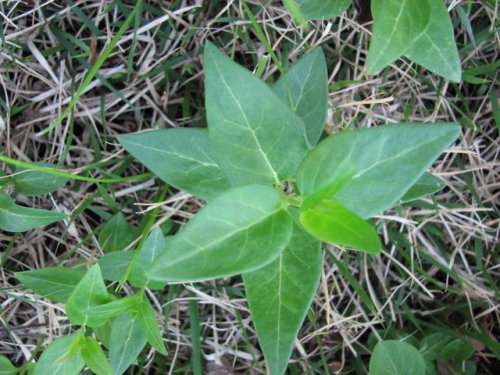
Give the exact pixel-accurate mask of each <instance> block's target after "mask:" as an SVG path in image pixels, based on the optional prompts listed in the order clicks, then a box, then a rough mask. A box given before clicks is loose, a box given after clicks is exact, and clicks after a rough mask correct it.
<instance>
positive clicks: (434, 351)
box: [419, 332, 453, 361]
mask: <svg viewBox="0 0 500 375" xmlns="http://www.w3.org/2000/svg"><path fill="white" fill-rule="evenodd" d="M452 340H453V337H450V335H448V334H446V333H443V332H434V333H431V334H429V335H426V336H425V337H424V338H423V339H422V341H420V345H419V350H420V353H421V354H422V356H423V357H424V359H425V360H426V361H434V360H435V359H437V358H438V357H439V354H440V353H441V350H442V349H443V347H444V346H446V344H448V343H449V342H450V341H452Z"/></svg>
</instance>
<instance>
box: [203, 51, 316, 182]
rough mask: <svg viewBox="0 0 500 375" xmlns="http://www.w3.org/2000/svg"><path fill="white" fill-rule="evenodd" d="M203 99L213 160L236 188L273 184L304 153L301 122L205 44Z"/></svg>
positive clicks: (289, 174) (254, 80)
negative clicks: (254, 184) (204, 98)
mask: <svg viewBox="0 0 500 375" xmlns="http://www.w3.org/2000/svg"><path fill="white" fill-rule="evenodd" d="M204 57H205V97H206V108H207V117H208V125H209V126H208V129H209V137H210V144H211V148H212V153H213V156H214V158H215V159H216V160H217V162H218V164H219V165H220V167H221V169H222V171H223V172H224V173H225V174H226V175H227V177H228V178H229V181H230V182H231V183H232V184H236V185H245V184H251V183H264V184H279V183H280V182H281V181H284V180H286V179H288V178H291V177H292V176H293V175H294V174H295V171H296V169H297V167H298V165H299V163H300V161H301V160H302V158H303V157H304V155H305V154H306V153H307V150H308V145H307V143H308V142H307V137H306V131H305V126H304V123H303V122H302V120H301V119H300V118H299V117H298V116H297V115H296V114H295V113H293V112H292V110H291V109H289V108H288V106H287V105H286V104H285V103H284V102H283V101H282V100H281V99H280V98H279V97H278V96H277V95H276V94H275V93H273V91H272V89H271V88H270V87H269V86H267V85H266V84H265V83H264V82H263V81H261V80H260V79H258V78H257V77H256V76H254V75H253V74H252V73H250V72H249V71H248V70H246V69H245V68H243V67H242V66H240V65H238V64H236V63H235V62H234V61H232V60H231V59H229V58H228V57H227V56H225V55H224V54H223V53H222V52H220V51H219V50H218V49H217V48H216V47H215V46H213V45H212V44H210V43H207V44H206V45H205V53H204Z"/></svg>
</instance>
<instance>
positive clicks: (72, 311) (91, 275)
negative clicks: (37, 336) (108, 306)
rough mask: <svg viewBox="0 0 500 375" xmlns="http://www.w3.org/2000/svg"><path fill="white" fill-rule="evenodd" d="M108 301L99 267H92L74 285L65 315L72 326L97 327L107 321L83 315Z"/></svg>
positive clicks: (98, 317) (108, 297)
mask: <svg viewBox="0 0 500 375" xmlns="http://www.w3.org/2000/svg"><path fill="white" fill-rule="evenodd" d="M109 301H110V296H109V294H108V291H107V290H106V285H104V280H103V279H102V275H101V269H100V268H99V265H98V264H96V265H94V266H93V267H92V268H91V269H90V270H88V271H87V274H86V275H85V276H84V277H83V279H82V280H81V281H80V282H79V283H78V284H77V285H76V287H75V289H74V290H73V293H71V295H70V296H69V298H68V302H67V303H66V315H67V316H68V319H69V321H70V322H71V323H73V324H78V325H88V326H89V327H98V326H100V325H103V324H105V323H106V321H107V319H106V318H102V317H100V316H90V315H88V314H87V313H85V311H86V310H88V309H89V308H91V307H93V306H98V305H103V304H105V303H107V302H109Z"/></svg>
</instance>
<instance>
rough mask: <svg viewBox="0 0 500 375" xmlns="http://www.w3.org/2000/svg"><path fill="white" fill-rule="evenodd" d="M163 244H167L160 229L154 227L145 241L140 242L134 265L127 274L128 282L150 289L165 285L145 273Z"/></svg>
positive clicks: (162, 247) (163, 246)
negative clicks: (140, 245) (128, 274)
mask: <svg viewBox="0 0 500 375" xmlns="http://www.w3.org/2000/svg"><path fill="white" fill-rule="evenodd" d="M169 238H170V237H169ZM165 246H167V241H166V239H165V237H164V236H163V233H162V231H161V229H160V228H156V229H155V230H153V231H152V232H151V233H150V234H149V236H148V238H146V241H144V243H143V244H142V247H141V249H140V250H139V254H138V255H137V259H136V261H135V263H134V267H133V268H132V272H131V273H130V276H129V280H130V283H131V284H132V285H133V286H135V287H137V288H143V287H146V286H147V287H148V288H151V289H161V288H163V287H164V286H165V283H164V282H158V281H154V280H150V279H149V276H148V275H147V270H148V269H149V268H151V266H152V265H153V262H154V261H155V259H156V257H157V256H158V254H159V253H160V251H161V250H162V249H164V248H165Z"/></svg>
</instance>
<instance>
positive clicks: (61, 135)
mask: <svg viewBox="0 0 500 375" xmlns="http://www.w3.org/2000/svg"><path fill="white" fill-rule="evenodd" d="M71 3H72V2H60V1H32V0H30V1H3V2H1V3H0V18H1V21H0V22H1V23H0V24H1V33H2V35H0V45H1V46H2V48H1V50H0V83H1V90H0V98H1V99H2V100H3V101H4V103H5V105H4V106H2V107H1V110H0V111H1V112H0V114H1V116H0V140H1V146H2V147H3V153H5V154H6V155H8V156H10V157H11V158H14V159H17V160H22V161H44V162H53V163H60V164H61V165H64V166H65V167H67V168H70V169H74V170H78V169H79V168H83V167H85V166H87V165H89V164H92V163H96V162H103V161H104V163H103V164H102V165H101V166H99V167H96V168H91V169H90V173H91V174H92V175H93V176H94V177H107V176H109V175H110V174H113V173H116V174H126V175H137V174H140V173H143V172H145V170H144V169H143V167H142V166H141V165H139V164H138V163H135V162H132V160H131V159H130V158H128V157H127V156H126V154H125V153H124V152H123V151H122V150H121V149H120V147H119V146H118V145H117V142H116V140H115V137H116V136H117V135H119V134H124V133H129V132H133V131H136V130H140V129H147V128H153V127H160V128H163V127H178V126H203V125H204V124H205V115H204V107H203V103H204V98H203V64H202V60H201V50H202V46H203V44H204V42H205V41H206V40H210V41H214V42H216V43H217V45H218V46H220V47H221V48H223V49H225V50H226V51H227V52H228V53H230V54H232V55H234V57H235V59H236V60H237V61H239V62H240V63H242V64H244V65H245V66H247V67H248V68H249V69H253V68H255V67H256V65H257V62H258V61H259V59H260V58H261V57H262V56H263V55H265V54H266V51H265V49H264V47H263V46H262V45H261V43H260V42H259V41H258V39H257V38H256V37H255V34H254V33H253V31H252V27H251V24H250V23H249V22H248V21H247V20H246V17H245V15H244V13H243V11H242V9H241V8H240V5H239V2H238V1H227V2H202V1H164V2H148V3H147V4H148V6H147V7H144V8H143V10H142V13H141V15H140V17H138V18H137V19H136V20H135V21H133V23H132V27H131V29H129V30H128V31H127V32H125V34H124V35H123V36H122V37H121V39H120V40H119V42H118V44H117V46H116V47H115V48H114V50H113V52H112V53H111V55H110V56H109V57H108V59H107V60H106V62H105V64H104V66H103V67H102V69H100V71H99V76H98V77H96V78H94V79H93V81H92V82H91V83H90V85H89V86H88V87H87V88H86V90H85V93H84V95H83V96H82V97H81V99H80V100H79V101H78V102H77V105H76V106H75V110H74V113H73V119H74V121H70V120H69V119H67V120H64V121H63V122H62V124H61V125H60V126H57V127H56V128H55V129H54V130H53V131H51V132H50V133H49V134H48V135H46V136H42V137H39V136H37V135H36V133H37V132H39V131H41V130H43V129H44V128H45V127H47V126H48V125H49V124H50V122H51V121H53V120H54V119H55V118H56V117H57V116H58V115H60V114H61V113H62V111H63V110H64V108H65V106H66V104H67V103H68V102H69V101H70V99H71V95H72V93H73V92H74V91H75V90H76V88H78V87H79V85H80V83H81V82H82V79H83V77H84V76H85V74H86V72H87V69H88V66H89V65H88V63H89V62H93V61H95V59H96V58H97V56H98V55H99V53H100V52H101V51H102V49H103V48H104V46H105V45H106V44H107V43H108V42H109V41H110V39H111V38H112V37H113V35H114V33H115V32H116V31H117V29H118V27H119V22H122V21H123V19H124V16H123V14H122V13H121V10H120V9H123V7H126V8H127V9H130V6H125V5H123V4H122V3H121V2H119V1H118V2H115V3H116V4H120V7H121V8H117V7H116V6H113V5H112V3H111V2H109V1H94V0H89V1H76V0H75V1H74V5H71ZM250 3H251V4H258V3H259V2H257V1H252V2H250ZM448 3H449V5H450V7H452V8H453V11H452V15H453V17H454V18H455V19H456V20H457V22H456V29H455V33H456V39H457V41H458V43H459V44H460V45H461V46H462V47H463V50H462V51H461V52H462V56H463V68H470V67H477V66H483V65H486V64H491V63H495V62H497V61H498V60H499V53H500V49H499V48H498V45H499V42H500V37H499V35H498V32H496V33H495V30H498V25H499V19H498V7H499V4H498V2H496V5H495V6H494V7H492V6H488V5H486V4H487V2H486V1H485V2H479V1H474V2H473V5H472V12H471V14H470V16H469V18H468V19H469V20H470V24H471V26H472V30H473V31H474V33H475V35H476V36H475V37H476V38H478V40H475V41H474V42H473V41H472V40H471V35H469V34H468V31H467V28H466V25H464V24H463V23H462V22H460V19H459V18H458V13H457V7H459V6H460V7H463V8H464V9H466V8H467V4H468V2H467V1H465V0H458V1H449V2H448ZM215 4H217V5H215ZM254 9H257V8H254ZM83 16H85V18H83ZM256 17H257V19H258V20H259V22H260V24H261V25H262V26H263V27H264V30H265V32H266V35H267V37H268V39H269V40H270V41H271V44H272V45H273V47H274V49H275V51H276V53H277V54H278V56H280V58H283V59H286V58H288V59H289V60H290V61H293V60H295V59H297V58H298V57H299V56H301V55H302V54H303V53H304V52H305V51H306V50H308V49H309V48H312V47H314V46H319V45H321V46H322V48H323V49H324V50H325V53H326V55H327V57H328V69H329V73H330V76H329V81H330V86H331V90H330V98H329V99H330V111H329V116H328V123H327V128H326V129H327V131H328V132H329V133H334V132H336V131H338V130H339V129H341V128H344V127H346V126H356V127H367V126H371V125H373V124H379V123H391V122H400V121H415V122H434V121H458V122H460V123H461V124H463V125H464V127H463V132H462V135H461V138H460V141H459V142H458V143H457V144H456V145H454V146H453V147H452V148H451V149H449V150H448V152H446V154H445V155H444V156H443V157H442V158H441V159H440V160H439V162H438V163H436V164H435V165H434V167H433V168H432V171H433V172H434V173H435V174H436V175H438V176H440V177H441V178H442V179H444V180H445V181H446V183H447V188H445V189H444V190H443V191H442V192H440V193H438V194H437V195H436V196H435V199H434V198H427V199H425V200H424V201H423V202H422V201H421V202H420V203H418V204H409V205H405V206H403V207H398V208H396V209H394V210H392V211H388V212H386V213H385V214H384V215H383V216H379V217H378V218H377V224H378V226H379V228H380V230H381V233H383V238H384V242H385V244H386V245H387V246H386V249H387V252H385V253H384V254H383V255H382V256H379V257H368V256H364V255H361V254H358V253H353V252H349V253H346V252H345V251H344V250H343V249H341V248H338V247H333V246H332V247H327V248H326V249H325V255H324V260H325V266H324V270H323V274H322V278H321V285H320V288H319V290H318V293H317V295H316V297H315V299H314V303H313V306H312V312H311V314H310V316H309V319H307V320H306V322H305V324H304V326H303V329H302V331H301V334H300V336H299V339H298V340H297V341H296V345H295V348H296V350H295V351H294V355H293V362H294V363H296V369H297V371H298V372H296V373H326V371H327V370H326V369H325V367H324V366H327V367H328V369H329V370H328V371H329V372H331V373H333V372H336V371H339V370H341V369H343V371H347V370H352V369H355V368H361V369H362V368H363V366H366V364H367V357H366V354H368V353H369V351H368V349H367V348H368V346H369V343H368V341H369V340H368V338H369V336H370V335H375V336H383V335H384V332H386V331H387V329H388V328H390V327H392V328H395V329H398V330H400V331H402V332H406V333H407V334H408V335H412V334H417V332H416V330H415V328H410V327H414V322H413V321H412V319H413V320H416V321H418V322H420V323H421V324H422V326H421V328H422V329H423V330H424V329H427V328H431V327H425V325H424V323H428V324H434V325H437V324H443V322H444V325H445V326H447V327H448V328H449V329H452V330H463V331H467V332H476V333H477V332H478V329H480V330H481V331H482V332H483V333H484V334H485V335H487V336H489V337H490V338H491V339H492V340H495V341H496V340H497V339H498V334H499V331H498V327H499V323H500V316H499V309H498V307H499V302H500V301H499V299H498V289H497V286H495V283H497V282H498V279H499V278H498V276H499V273H500V270H499V269H498V252H497V248H496V245H497V238H498V235H499V233H498V232H499V220H498V216H497V212H498V208H499V207H498V204H499V191H500V189H499V187H500V183H499V179H498V177H499V173H500V163H499V162H498V153H499V147H498V146H499V141H498V129H497V128H496V126H495V120H494V117H493V112H492V103H491V96H490V95H489V93H490V90H496V92H497V97H500V87H499V86H498V72H496V73H493V79H492V80H490V82H486V83H484V84H479V85H478V84H469V83H461V84H458V85H454V84H450V83H447V82H444V81H443V80H442V79H440V78H439V77H437V76H434V75H432V74H430V73H428V72H426V71H424V70H422V69H420V68H418V67H416V66H415V65H414V64H409V63H408V62H407V61H403V62H402V61H399V62H398V63H397V64H394V66H393V67H392V69H389V70H388V71H387V73H386V74H385V75H377V76H368V75H367V74H366V72H365V69H364V62H365V59H366V53H367V46H368V41H369V34H370V28H369V26H366V25H365V26H361V25H359V24H358V23H357V22H356V17H355V12H354V10H350V11H349V12H348V13H347V14H344V15H343V16H342V17H340V18H339V19H338V20H335V21H333V22H327V21H325V22H317V23H314V24H313V26H312V27H311V28H310V29H309V30H308V31H306V30H304V29H300V28H297V27H295V26H294V24H293V22H292V20H291V18H290V17H289V15H288V14H287V12H286V11H285V10H284V8H283V7H282V6H281V3H280V2H278V1H272V2H270V3H269V4H268V5H267V6H265V7H259V12H258V13H257V14H256ZM481 30H482V31H483V34H480V33H479V31H481ZM487 30H490V33H489V34H488V32H487ZM480 35H482V36H484V37H482V38H479V36H480ZM63 43H66V45H65V44H63ZM276 74H277V72H276V68H275V66H274V65H273V64H272V63H270V62H268V64H267V66H266V70H265V72H264V77H265V78H267V79H273V77H276ZM5 168H6V171H7V172H10V171H11V170H10V169H9V167H7V166H6V167H5ZM0 181H1V180H0ZM160 185H161V182H160V181H158V180H155V179H149V180H147V181H132V182H126V183H117V184H113V185H103V188H104V190H106V191H107V192H108V193H109V197H111V198H107V197H106V196H103V194H102V192H100V191H99V190H97V188H96V185H95V184H94V183H86V182H83V183H80V182H76V181H73V182H71V183H69V184H68V185H66V187H65V188H63V189H60V190H59V191H57V192H56V193H54V194H51V195H48V196H44V197H43V198H36V199H33V198H26V197H23V196H20V195H17V197H16V198H17V201H18V202H20V203H23V204H25V205H28V206H33V207H41V208H50V209H55V210H58V211H64V212H68V213H75V212H79V211H80V209H83V208H86V209H84V210H83V211H81V212H80V213H79V214H78V215H77V216H76V217H75V218H74V221H73V222H71V223H68V222H66V223H59V224H56V225H51V226H49V227H45V228H40V229H36V230H33V231H30V232H27V233H24V234H21V235H12V234H9V233H6V232H5V233H1V232H0V250H1V266H2V267H1V268H0V272H1V274H0V275H1V281H2V291H1V292H0V301H1V310H0V311H1V321H0V324H1V328H0V354H4V355H7V356H8V357H9V358H10V359H12V360H13V361H14V362H15V363H17V364H22V363H25V362H26V361H28V360H30V359H32V358H33V357H34V356H35V357H36V356H37V355H38V354H39V353H40V350H41V348H42V347H43V346H45V345H46V343H48V342H50V341H51V340H52V339H53V338H55V337H57V336H60V335H63V334H67V333H68V332H69V331H70V330H71V327H70V325H69V323H68V321H67V320H66V318H65V314H64V308H63V306H62V305H58V304H53V303H51V302H49V301H48V300H46V299H43V298H40V297H39V296H37V295H36V294H33V293H31V292H30V291H28V290H25V289H23V288H22V287H21V286H20V285H19V284H18V282H17V281H16V279H15V278H14V272H16V271H21V270H29V269H38V268H42V267H46V266H53V265H56V264H57V265H64V266H72V265H75V264H80V263H87V264H91V263H93V262H95V260H96V259H97V258H99V257H100V256H101V255H102V250H101V249H100V247H99V244H98V242H97V240H96V230H97V228H98V226H99V225H100V224H101V223H103V222H104V221H105V217H104V216H103V215H102V214H101V212H102V211H103V212H109V213H111V212H112V208H110V205H109V199H111V200H112V201H115V202H116V207H117V208H118V209H119V210H120V211H121V212H123V213H124V215H125V216H126V217H127V219H128V220H129V221H130V222H132V223H135V224H137V223H139V221H140V219H141V217H142V214H143V212H144V210H145V209H147V208H148V207H151V205H152V203H153V197H154V196H155V195H156V193H157V192H158V189H159V186H160ZM5 188H6V189H8V190H10V189H12V187H10V186H7V187H5ZM15 194H16V193H15V192H14V195H15ZM162 203H163V204H162V206H161V214H160V221H162V220H167V219H169V218H170V219H173V220H174V222H176V223H182V222H184V221H185V219H186V218H189V217H190V216H191V215H192V213H193V212H194V211H195V210H196V209H197V208H198V207H199V206H200V205H201V204H202V202H199V201H197V200H196V199H194V198H193V197H191V196H187V195H185V194H184V193H182V192H177V193H176V192H172V195H171V196H169V197H168V200H167V201H166V202H162ZM339 267H340V268H345V272H341V269H339ZM348 276H351V278H349V277H348ZM353 280H354V281H353ZM497 285H498V284H497ZM357 287H358V288H360V289H362V290H363V291H365V292H366V298H367V299H368V302H369V303H367V301H366V300H363V298H362V297H361V296H360V293H359V292H358V291H357V290H356V288H357ZM242 291H243V286H242V282H241V280H240V278H238V277H235V278H232V279H226V280H219V281H213V282H206V283H197V284H193V285H184V286H179V287H175V288H170V289H169V294H168V295H167V294H163V295H161V294H158V293H155V294H152V293H151V297H152V298H153V300H154V301H155V305H156V307H157V311H158V313H159V314H160V312H162V313H161V314H163V316H164V317H165V323H166V324H165V337H166V340H167V341H166V342H167V344H168V348H169V352H170V355H169V358H168V360H165V358H162V357H158V356H156V357H155V356H154V355H153V353H144V355H143V356H142V357H141V361H140V362H139V364H140V365H141V366H143V369H144V370H143V372H144V373H146V372H148V371H149V372H151V373H153V372H155V371H156V372H158V373H172V372H173V370H174V369H177V371H179V372H183V371H185V372H189V368H188V367H182V366H183V365H184V364H186V363H188V362H189V358H190V356H191V339H192V337H191V334H190V331H189V330H188V328H189V327H190V324H191V323H190V314H189V300H192V299H194V300H195V301H196V302H197V303H198V306H199V313H200V325H201V326H200V327H201V328H200V329H201V337H202V352H203V355H204V359H205V361H206V363H207V364H208V365H207V366H208V367H207V368H206V371H207V373H212V374H216V373H220V374H222V373H228V374H229V373H240V372H241V373H263V371H264V370H263V369H264V361H263V357H262V355H261V353H260V350H259V347H258V344H257V341H256V337H255V332H254V330H253V328H252V325H251V321H250V317H249V313H248V309H247V307H246V304H245V299H244V295H243V294H242ZM369 304H371V305H373V308H374V309H370V308H369V306H368V305H369ZM372 310H373V311H372ZM478 340H479V339H478ZM479 341H480V340H479ZM477 345H478V349H477V352H476V355H475V361H476V362H477V363H478V366H479V369H480V371H481V372H480V373H484V374H493V373H495V371H500V370H499V367H498V366H499V365H498V362H496V364H495V361H498V359H495V358H494V356H493V355H492V353H491V352H490V351H488V350H487V349H484V348H483V349H481V346H480V345H479V344H477ZM483 347H484V346H483ZM357 358H358V359H357ZM495 366H496V367H495ZM183 369H184V370H183ZM223 369H226V370H223ZM224 371H227V372H224ZM496 373H498V372H496Z"/></svg>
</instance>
